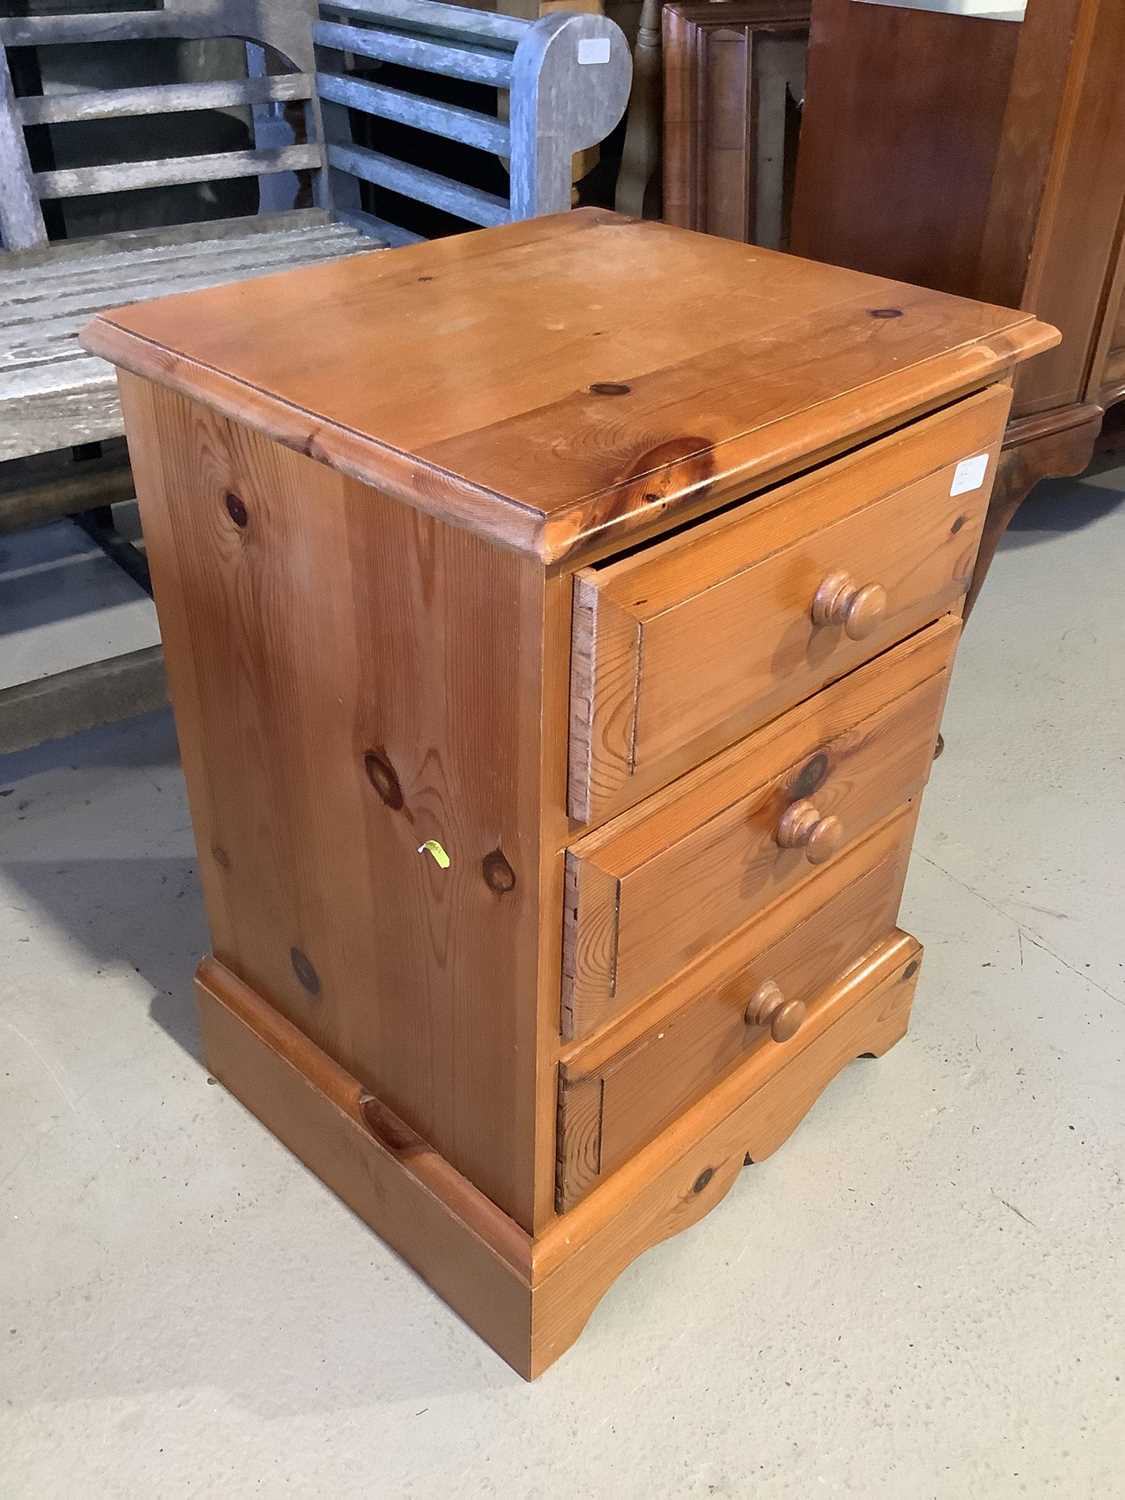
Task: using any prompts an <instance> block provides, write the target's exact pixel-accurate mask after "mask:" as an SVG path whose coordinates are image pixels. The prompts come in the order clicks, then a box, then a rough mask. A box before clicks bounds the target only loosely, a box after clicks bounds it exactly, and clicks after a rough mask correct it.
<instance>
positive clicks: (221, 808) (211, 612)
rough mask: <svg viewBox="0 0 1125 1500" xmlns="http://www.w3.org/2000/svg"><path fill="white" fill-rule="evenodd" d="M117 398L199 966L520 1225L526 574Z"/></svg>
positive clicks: (382, 507)
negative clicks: (185, 796) (176, 769)
mask: <svg viewBox="0 0 1125 1500" xmlns="http://www.w3.org/2000/svg"><path fill="white" fill-rule="evenodd" d="M122 395H123V401H124V405H125V412H126V419H127V422H128V426H129V435H130V451H131V454H132V460H133V468H134V473H135V476H136V479H137V492H138V496H139V498H140V502H141V512H142V518H143V524H144V528H145V537H146V542H147V544H148V553H149V558H150V560H151V563H152V572H153V581H154V585H155V594H156V601H157V607H158V611H159V615H160V623H161V629H162V633H163V637H164V641H165V644H166V646H167V650H168V658H169V668H170V677H171V683H172V693H173V700H174V702H175V704H176V713H177V725H178V730H179V736H180V746H181V751H182V754H183V759H184V768H185V773H186V775H187V780H188V789H189V796H190V800H191V806H192V816H193V821H194V824H195V829H196V837H197V841H198V843H199V846H200V856H201V859H200V863H201V877H202V880H203V884H204V891H205V895H206V899H207V908H208V913H209V916H210V921H211V927H212V936H213V940H214V951H215V954H216V956H217V957H218V958H219V959H220V961H221V962H223V963H224V964H225V965H226V966H227V967H228V968H230V969H231V971H232V972H233V973H235V974H237V975H238V976H239V977H240V978H241V979H243V980H244V981H245V982H246V983H247V984H249V985H251V986H252V987H253V988H254V989H256V990H257V991H258V992H259V993H261V994H264V995H268V996H269V997H270V1001H271V1003H273V1004H274V1005H276V1006H277V1007H278V1008H279V1010H280V1011H281V1012H282V1014H283V1015H285V1016H286V1017H287V1018H288V1019H289V1020H290V1021H291V1022H292V1023H293V1024H294V1025H297V1026H298V1027H300V1028H301V1029H302V1030H303V1031H305V1032H306V1034H307V1035H308V1036H309V1037H310V1038H311V1039H312V1040H313V1041H314V1042H315V1043H316V1044H317V1046H319V1047H321V1048H322V1049H323V1050H324V1051H326V1052H328V1053H329V1055H331V1056H332V1057H333V1058H335V1060H336V1061H337V1062H338V1063H339V1064H340V1065H341V1066H342V1067H344V1068H346V1069H347V1071H348V1072H349V1073H350V1074H352V1075H353V1076H354V1077H356V1078H357V1079H359V1080H360V1082H361V1083H363V1085H364V1086H365V1087H366V1088H368V1089H369V1090H370V1091H371V1092H372V1093H374V1094H376V1095H377V1096H378V1097H379V1098H380V1099H381V1100H382V1101H383V1102H384V1103H386V1104H387V1105H388V1106H389V1107H390V1108H392V1109H394V1110H396V1111H397V1112H398V1113H400V1114H401V1115H402V1117H403V1118H404V1119H405V1120H406V1121H407V1123H408V1124H409V1125H410V1126H411V1127H412V1128H413V1129H414V1130H416V1131H417V1132H418V1133H419V1134H420V1135H422V1136H423V1137H424V1138H425V1139H426V1140H427V1141H428V1142H429V1143H430V1144H431V1145H432V1146H433V1147H434V1148H435V1149H436V1150H438V1151H440V1152H441V1153H442V1155H443V1156H445V1157H446V1159H447V1160H448V1161H449V1162H450V1163H451V1164H452V1165H453V1166H454V1167H456V1168H457V1170H458V1171H460V1172H463V1173H465V1174H466V1175H467V1176H470V1177H471V1178H472V1180H473V1181H474V1182H476V1183H477V1185H478V1186H479V1187H480V1188H481V1190H482V1191H484V1192H485V1193H487V1194H488V1195H489V1196H490V1197H491V1198H493V1200H494V1201H495V1202H497V1203H498V1204H500V1205H501V1206H502V1207H503V1208H504V1209H505V1210H506V1211H507V1212H508V1213H510V1214H511V1215H512V1216H513V1217H514V1218H516V1219H517V1220H519V1221H520V1222H522V1223H524V1224H527V1225H530V1223H531V1222H532V1200H533V1194H534V1185H533V1155H534V1142H535V1130H534V1114H535V1066H536V1065H535V1057H536V1018H535V1014H534V1011H533V1009H531V1008H529V1007H528V1006H527V1005H526V1004H525V1003H524V997H526V996H528V995H532V994H534V993H535V988H536V979H537V944H538V925H539V915H538V905H537V890H538V868H537V866H538V858H539V855H538V789H537V786H536V783H535V781H534V779H533V778H530V777H529V776H528V775H527V768H528V767H530V766H535V765H538V763H539V760H540V755H541V745H540V738H539V732H540V717H539V702H540V693H541V670H542V658H541V611H542V592H543V577H542V573H541V570H539V569H537V568H535V567H534V566H533V565H531V564H530V563H529V562H528V561H527V560H523V559H521V558H520V557H519V556H518V555H517V554H515V553H513V552H508V551H503V550H497V549H495V548H489V547H487V546H486V545H485V544H484V543H482V542H481V541H480V540H479V539H477V538H474V537H472V536H470V535H469V534H468V533H467V532H465V531H462V530H454V529H451V528H448V527H443V526H442V525H441V524H440V523H438V522H436V521H434V520H433V519H429V518H424V517H420V516H419V515H418V514H417V513H416V512H414V511H411V510H409V509H407V508H405V507H402V506H398V505H396V504H395V503H394V502H391V501H386V500H384V499H383V497H381V496H379V495H378V494H377V493H374V492H372V491H369V490H366V489H364V488H362V487H361V486H359V485H357V484H355V483H354V482H352V481H349V480H346V479H344V478H343V477H342V476H340V475H338V474H335V473H334V472H333V471H332V470H330V469H328V468H326V467H324V466H323V465H319V464H315V463H313V462H312V461H311V460H309V459H306V458H302V457H301V456H300V455H298V454H294V453H292V452H291V451H289V450H288V449H284V448H281V447H278V446H276V445H274V444H271V443H269V442H268V441H267V440H266V439H264V438H262V437H260V436H259V435H257V434H255V433H253V432H251V431H250V430H248V429H246V428H238V427H235V426H234V425H232V424H230V423H229V422H227V421H225V420H224V419H223V418H221V417H218V416H217V415H215V414H214V413H213V412H209V411H208V410H206V408H203V407H199V406H194V405H192V404H191V403H189V402H187V401H185V400H184V399H183V398H182V397H180V396H176V395H174V394H173V393H171V392H166V391H161V390H160V389H159V388H157V387H155V386H152V385H148V384H144V383H142V382H139V381H137V380H135V379H132V378H130V377H124V378H123V380H122ZM240 515H241V516H243V517H244V518H245V519H244V521H243V522H242V523H241V524H240V522H239V520H238V519H237V517H238V516H240ZM330 578H335V579H337V580H339V582H338V584H337V586H335V587H332V588H330V589H329V590H328V591H327V593H326V592H324V590H323V587H322V584H321V580H326V579H330ZM468 618H471V619H472V620H473V621H474V622H475V623H474V629H473V631H472V632H468V631H466V630H465V629H464V628H463V622H464V620H465V619H468ZM481 725H487V745H488V750H487V754H482V753H481V737H480V726H481ZM380 765H385V766H386V767H388V768H389V773H390V780H391V781H393V785H394V789H393V790H388V789H387V783H386V782H385V781H384V782H383V783H382V785H381V784H380V777H379V771H378V768H379V766H380ZM427 838H436V839H438V840H439V841H440V842H441V843H442V844H443V845H444V846H445V848H446V849H447V850H448V851H449V853H450V856H451V858H452V866H451V868H450V869H449V870H445V871H443V870H440V869H438V867H437V866H436V865H435V864H434V863H433V862H432V861H431V860H429V859H428V858H426V857H424V856H419V854H418V853H417V850H418V846H419V845H420V844H421V843H422V842H423V841H424V840H425V839H427ZM494 851H500V852H501V853H502V855H503V857H504V859H505V860H506V862H507V864H508V865H509V866H510V868H511V870H512V871H513V872H514V885H513V887H512V888H511V889H510V890H508V891H506V892H503V893H498V892H497V891H496V890H495V889H494V888H493V887H492V886H490V885H489V883H488V882H487V880H486V879H485V876H484V874H483V871H482V862H483V861H484V859H485V857H486V856H488V855H490V854H491V853H493V852H494ZM294 953H296V954H299V955H303V958H304V960H305V962H306V963H307V965H308V967H309V968H310V969H311V970H312V972H313V973H314V974H315V976H316V980H317V983H316V986H315V988H310V985H309V983H308V982H307V975H305V976H304V977H303V976H302V972H301V968H302V965H301V963H300V961H299V960H295V959H294V956H293V955H294ZM501 975H503V976H504V977H503V982H501Z"/></svg>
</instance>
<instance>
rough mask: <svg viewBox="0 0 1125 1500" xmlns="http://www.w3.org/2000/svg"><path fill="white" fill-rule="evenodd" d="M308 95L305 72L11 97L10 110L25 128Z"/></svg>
mask: <svg viewBox="0 0 1125 1500" xmlns="http://www.w3.org/2000/svg"><path fill="white" fill-rule="evenodd" d="M312 91H313V80H312V78H310V76H309V75H308V74H307V73H272V74H267V75H266V76H265V77H264V78H231V79H225V80H223V81H222V82H219V83H157V84H151V85H149V86H148V87H146V88H136V89H91V90H89V91H86V92H83V93H80V94H40V95H37V96H32V97H31V98H27V99H17V100H16V108H17V110H18V111H19V115H20V118H21V120H22V121H23V123H24V124H25V125H56V124H61V123H64V122H70V121H74V120H119V119H123V118H128V117H129V116H130V115H164V114H175V113H177V112H178V111H181V110H193V109H224V108H228V107H230V106H236V105H240V104H266V103H269V102H270V101H271V100H278V99H280V100H292V99H298V100H299V99H309V98H311V97H312Z"/></svg>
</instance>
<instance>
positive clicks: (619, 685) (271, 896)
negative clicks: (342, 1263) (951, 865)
mask: <svg viewBox="0 0 1125 1500" xmlns="http://www.w3.org/2000/svg"><path fill="white" fill-rule="evenodd" d="M1056 337H1057V336H1056V335H1055V333H1054V330H1052V329H1050V328H1048V327H1046V326H1045V325H1043V324H1041V323H1038V322H1036V321H1035V320H1034V319H1032V318H1030V317H1028V316H1027V315H1026V314H1023V313H1018V312H1009V311H1005V310H1003V309H999V308H995V307H986V306H981V305H979V304H976V303H972V302H967V301H963V300H960V299H957V298H953V297H948V296H944V295H941V294H938V293H935V292H929V291H922V290H919V289H918V288H914V287H907V286H902V285H899V284H897V283H894V282H889V281H884V280H880V279H877V278H874V277H869V276H861V275H858V274H855V273H853V272H849V271H845V270H839V269H836V268H833V267H828V266H820V265H814V264H812V263H810V262H804V261H800V260H797V259H793V258H791V257H786V256H782V255H775V254H771V253H769V252H765V251H762V250H758V249H756V248H754V247H751V246H746V245H741V244H735V243H733V242H730V241H726V240H719V239H710V238H707V237H705V236H701V235H695V234H690V233H687V232H684V231H681V230H675V229H670V228H666V227H664V226H662V225H657V224H651V223H637V222H633V221H630V220H627V219H622V218H617V217H615V216H613V215H611V214H607V213H603V212H600V211H594V210H586V211H582V212H579V213H575V214H570V215H565V216H561V217H558V218H550V219H540V220H536V221H533V222H531V223H523V224H513V225H506V226H504V227H502V228H500V229H495V230H488V231H483V232H480V233H474V234H468V235H465V236H462V237H458V238H453V239H447V240H443V241H439V242H435V243H431V244H428V245H421V246H417V247H414V248H411V249H404V250H396V251H393V252H386V253H383V254H377V255H366V256H361V257H357V258H355V259H352V260H346V261H340V262H336V263H333V264H328V265H322V266H318V267H315V268H312V269H308V270H302V271H295V272H291V273H287V274H283V275H279V276H276V277H270V278H266V279H264V280H261V281H255V282H243V283H241V284H239V285H236V286H231V287H226V288H220V289H215V290H209V291H203V292H198V293H191V294H188V295H185V296H180V297H172V298H167V299H165V300H162V301H159V302H154V303H148V304H145V305H142V306H137V307H132V308H128V309H125V310H123V311H120V312H115V313H107V314H104V315H102V316H101V317H100V318H99V319H98V320H97V321H96V322H95V323H94V324H92V325H91V326H90V328H89V329H88V330H87V333H86V335H85V341H86V343H87V345H88V347H90V348H91V349H93V350H94V351H96V352H97V353H99V354H102V355H104V356H106V357H107V358H109V359H111V360H113V361H114V362H115V363H116V364H117V365H118V366H119V367H120V369H121V389H122V402H123V406H124V410H125V415H126V424H127V428H128V435H129V445H130V452H131V456H132V461H133V467H134V473H135V476H136V482H137V489H138V493H139V496H140V500H141V506H142V515H143V521H144V528H145V536H146V540H147V545H148V551H149V556H150V558H151V562H152V571H153V578H154V583H155V588H156V597H157V603H158V607H159V612H160V620H161V625H162V629H163V636H164V642H165V648H166V652H167V659H168V670H169V676H170V681H171V686H172V695H173V700H174V703H175V708H176V716H177V724H178V728H179V735H180V743H181V749H182V753H183V760H184V769H185V772H186V775H187V782H188V790H189V795H190V800H191V809H192V817H193V822H194V827H195V833H196V838H197V843H198V849H199V859H200V873H201V878H202V881H203V886H204V892H205V897H206V902H207V909H208V914H209V919H210V924H211V931H212V940H213V954H212V955H211V956H209V957H207V958H205V959H204V961H203V963H202V964H201V965H200V968H199V971H198V973H197V976H196V985H197V991H198V997H199V1004H200V1012H201V1020H202V1028H203V1036H204V1042H205V1047H206V1053H207V1058H208V1062H209V1065H210V1067H211V1069H212V1071H213V1073H214V1074H215V1075H216V1076H217V1077H218V1078H219V1079H221V1080H222V1081H223V1082H224V1083H225V1084H226V1085H227V1086H228V1087H229V1088H230V1089H232V1090H233V1091H234V1093H235V1094H237V1095H238V1097H239V1098H240V1099H242V1100H243V1101H244V1102H245V1103H246V1104H247V1105H248V1106H249V1108H250V1109H252V1110H253V1111H254V1112H255V1114H257V1115H258V1116H259V1117H260V1118H261V1119H262V1120H263V1121H264V1122H265V1123H266V1125H268V1126H269V1128H270V1129H271V1130H272V1131H274V1132H275V1133H276V1134H277V1135H278V1136H279V1137H280V1138H281V1139H282V1140H283V1141H284V1142H286V1143H287V1144H288V1145H289V1146H290V1147H291V1148H292V1149H293V1150H294V1151H295V1152H296V1153H297V1155H298V1156H300V1157H301V1159H302V1160H303V1161H305V1162H306V1163H307V1164H308V1166H309V1167H311V1168H312V1170H313V1171H314V1172H316V1173H318V1174H319V1176H320V1177H321V1178H323V1180H324V1181H325V1182H326V1183H328V1184H329V1185H330V1186H331V1187H332V1188H334V1189H335V1191H336V1192H337V1193H338V1194H340V1196H341V1197H342V1198H344V1200H345V1201H346V1202H347V1203H349V1204H350V1205H351V1206H352V1208H354V1209H355V1211H356V1212H357V1213H358V1214H360V1215H361V1216H362V1217H363V1218H364V1219H366V1220H367V1221H368V1222H369V1223H370V1224H371V1225H372V1226H374V1228H375V1229H377V1230H378V1232H379V1233H380V1234H381V1235H382V1236H383V1237H384V1238H385V1239H386V1240H387V1241H388V1242H389V1243H390V1244H391V1245H393V1246H394V1247H395V1249H396V1250H398V1251H399V1252H400V1253H401V1254H402V1255H403V1256H404V1257H405V1258H406V1260H407V1261H409V1262H410V1263H411V1265H413V1266H414V1267H416V1268H417V1270H418V1271H419V1272H420V1273H421V1274H422V1275H423V1276H424V1277H425V1278H426V1279H427V1280H428V1281H429V1282H430V1283H431V1285H432V1286H433V1287H434V1288H435V1289H436V1290H437V1291H438V1292H439V1293H440V1294H441V1296H442V1297H444V1298H445V1299H446V1300H447V1301H448V1302H449V1303H451V1304H452V1306H453V1307H454V1308H456V1309H457V1310H458V1311H459V1312H460V1313H461V1314H462V1315H463V1316H464V1317H465V1318H466V1319H467V1320H468V1321H469V1322H470V1323H471V1324H472V1325H473V1326H474V1327H475V1328H476V1329H478V1330H479V1332H480V1333H481V1334H482V1335H483V1336H484V1337H485V1338H486V1339H487V1340H488V1341H489V1342H490V1343H491V1344H492V1345H493V1346H494V1347H495V1348H496V1349H497V1350H498V1351H499V1352H500V1353H501V1354H502V1355H503V1356H504V1358H505V1359H507V1360H508V1361H509V1362H510V1363H511V1364H512V1365H514V1366H515V1368H516V1369H518V1370H520V1371H521V1372H522V1373H524V1374H525V1375H528V1376H531V1375H535V1374H537V1373H538V1372H539V1371H541V1370H542V1369H543V1368H545V1367H546V1366H547V1365H548V1364H550V1362H551V1361H552V1360H554V1359H555V1358H557V1356H558V1355H559V1354H560V1353H562V1351H563V1350H565V1349H566V1348H567V1347H568V1346H569V1345H570V1344H571V1343H572V1342H573V1341H574V1339H575V1338H576V1337H577V1335H578V1334H579V1332H580V1331H581V1329H582V1326H583V1324H584V1323H585V1321H586V1320H587V1318H588V1317H589V1314H590V1312H591V1310H592V1308H593V1306H594V1305H595V1303H596V1302H597V1300H598V1298H599V1297H600V1296H601V1295H602V1293H603V1292H604V1291H605V1290H606V1288H607V1287H608V1286H609V1284H610V1283H611V1281H612V1280H613V1278H614V1277H615V1276H616V1275H617V1273H618V1272H619V1271H620V1270H621V1269H622V1268H623V1267H624V1266H625V1265H626V1264H627V1263H628V1262H629V1261H630V1260H631V1259H632V1258H633V1257H634V1256H636V1255H637V1254H639V1253H640V1252H641V1251H642V1250H644V1249H645V1248H646V1247H648V1246H650V1245H652V1244H653V1243H655V1242H656V1241H657V1240H659V1239H661V1238H663V1237H665V1236H667V1235H669V1234H672V1233H673V1232H675V1231H676V1230H679V1229H682V1228H684V1227H686V1226H687V1225H689V1224H691V1223H692V1222H693V1221H695V1220H697V1219H698V1218H699V1217H700V1216H701V1215H702V1214H704V1213H706V1212H707V1211H708V1210H709V1209H711V1208H713V1207H714V1206H715V1205H716V1204H717V1203H718V1201H719V1200H720V1199H721V1198H722V1197H723V1195H724V1194H725V1193H726V1191H727V1189H728V1188H729V1187H730V1186H731V1184H732V1182H733V1180H734V1178H735V1177H736V1175H737V1174H738V1172H739V1171H740V1170H741V1169H742V1166H743V1164H744V1162H745V1161H746V1160H747V1158H749V1159H752V1160H758V1159H759V1158H761V1157H762V1156H764V1155H766V1154H767V1153H768V1152H770V1151H771V1150H773V1149H774V1147H775V1146H777V1145H778V1144H779V1142H780V1141H781V1140H782V1139H784V1137H785V1136H786V1135H787V1134H788V1133H789V1131H790V1130H792V1128H793V1127H794V1125H795V1124H796V1123H797V1121H798V1120H799V1119H800V1117H801V1115H802V1114H803V1113H804V1112H805V1111H806V1110H807V1109H808V1108H809V1106H810V1105H811V1103H812V1102H813V1100H814V1099H815V1097H816V1095H817V1094H818V1092H819V1091H820V1090H821V1089H822V1088H823V1087H824V1085H825V1084H826V1083H827V1082H828V1081H829V1079H830V1078H831V1077H832V1076H833V1074H834V1073H836V1072H837V1071H838V1070H839V1069H840V1068H841V1067H842V1066H843V1065H844V1064H845V1063H846V1062H848V1061H849V1060H850V1059H851V1058H853V1057H855V1056H856V1055H857V1054H860V1053H865V1052H873V1053H881V1052H883V1051H885V1050H886V1049H887V1048H888V1047H890V1046H891V1044H892V1043H893V1042H895V1041H897V1040H898V1039H899V1038H900V1037H901V1036H902V1035H903V1034H904V1032H905V1030H906V1025H907V1018H908V1014H909V1010H910V1003H911V997H912V994H913V990H914V985H915V980H916V976H917V973H918V966H919V960H920V957H921V949H920V947H919V945H918V943H917V942H916V941H915V940H914V939H913V938H912V937H909V936H908V935H906V934H905V933H903V932H901V931H899V930H898V928H897V925H896V919H897V909H898V902H899V895H900V892H901V889H902V883H903V878H904V874H905V869H906V862H907V858H908V855H909V849H910V840H911V835H912V832H913V828H914V823H915V819H916V816H917V810H918V802H919V797H920V794H921V792H922V789H923V787H924V785H925V782H926V778H927V775H928V773H929V769H930V765H931V762H932V758H933V753H934V744H935V741H936V738H937V734H938V724H939V720H940V716H941V709H942V702H943V699H944V695H945V690H946V684H947V681H948V678H949V670H950V666H951V663H952V658H953V653H954V650H955V648H956V644H957V637H958V632H959V624H960V621H959V613H960V607H961V599H962V596H963V594H964V592H965V589H966V587H967V585H968V581H969V578H970V576H971V574H972V570H973V560H974V556H975V552H976V548H977V543H978V539H979V537H980V531H981V522H982V519H983V516H984V513H985V509H986V506H987V502H988V496H989V489H990V486H991V483H992V474H993V469H994V466H995V462H996V455H997V449H998V445H999V442H1000V438H1001V435H1002V433H1003V430H1004V424H1005V418H1006V415H1007V412H1008V406H1009V400H1010V384H1009V382H1010V376H1011V371H1012V368H1013V366H1014V365H1015V364H1016V363H1017V362H1018V361H1020V360H1023V359H1026V358H1028V357H1029V356H1031V355H1033V354H1035V353H1036V352H1037V351H1039V350H1041V349H1045V348H1047V347H1049V346H1050V345H1051V344H1052V343H1054V342H1055V340H1056ZM404 1274H406V1273H405V1272H404Z"/></svg>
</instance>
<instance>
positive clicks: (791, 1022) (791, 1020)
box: [746, 979, 805, 1042]
mask: <svg viewBox="0 0 1125 1500" xmlns="http://www.w3.org/2000/svg"><path fill="white" fill-rule="evenodd" d="M804 1019H805V1005H804V1001H802V1000H786V998H785V996H784V995H783V994H782V992H781V987H780V985H777V984H775V983H774V981H773V980H772V979H767V980H766V981H765V983H764V984H760V985H759V986H758V988H757V989H756V990H755V991H754V993H753V995H751V997H750V1003H749V1005H747V1007H746V1024H747V1026H768V1027H769V1029H770V1036H772V1037H773V1039H774V1041H775V1042H787V1041H788V1040H789V1038H790V1037H791V1036H796V1034H797V1032H798V1031H799V1030H800V1029H801V1023H802V1022H803V1021H804Z"/></svg>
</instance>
